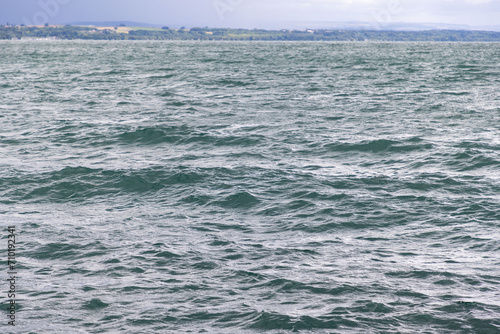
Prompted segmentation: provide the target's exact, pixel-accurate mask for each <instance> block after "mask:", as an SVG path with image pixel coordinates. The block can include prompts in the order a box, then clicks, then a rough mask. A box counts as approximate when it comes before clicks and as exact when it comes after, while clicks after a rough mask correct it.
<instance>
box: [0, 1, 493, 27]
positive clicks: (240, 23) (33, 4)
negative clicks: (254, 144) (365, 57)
mask: <svg viewBox="0 0 500 334" xmlns="http://www.w3.org/2000/svg"><path fill="white" fill-rule="evenodd" d="M47 21H48V22H49V23H51V24H64V23H74V22H82V21H92V22H99V21H135V22H144V23H153V24H158V25H168V26H171V27H176V26H177V27H178V26H182V25H183V26H187V27H194V26H198V27H204V26H210V27H239V28H268V29H269V28H273V29H274V28H298V27H301V26H304V27H305V26H309V27H325V26H328V24H329V23H338V22H349V21H359V22H367V23H370V24H373V25H378V26H383V25H385V24H387V23H389V22H416V23H448V24H466V25H470V26H485V25H500V0H0V23H1V24H4V23H6V22H11V23H15V24H22V23H24V24H30V23H33V24H41V23H45V22H47Z"/></svg>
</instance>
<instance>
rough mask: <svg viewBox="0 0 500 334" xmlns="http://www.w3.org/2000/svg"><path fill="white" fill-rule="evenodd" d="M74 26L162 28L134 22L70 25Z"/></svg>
mask: <svg viewBox="0 0 500 334" xmlns="http://www.w3.org/2000/svg"><path fill="white" fill-rule="evenodd" d="M68 24H69V25H72V26H95V27H118V26H120V25H121V24H124V25H125V26H127V27H142V28H159V27H161V26H159V25H157V24H150V23H141V22H133V21H103V22H90V21H84V22H73V23H68Z"/></svg>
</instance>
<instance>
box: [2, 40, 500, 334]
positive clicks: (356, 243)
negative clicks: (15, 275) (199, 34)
mask: <svg viewBox="0 0 500 334" xmlns="http://www.w3.org/2000/svg"><path fill="white" fill-rule="evenodd" d="M0 64H1V67H0V93H1V94H0V126H1V128H0V158H1V159H0V220H1V221H2V226H7V225H16V227H17V234H18V238H19V240H20V241H21V242H22V244H21V245H20V249H19V251H18V260H19V263H20V264H19V267H18V271H19V275H20V276H21V279H19V280H18V283H17V284H18V289H19V291H18V295H19V297H18V303H19V304H20V307H21V309H20V310H19V311H18V313H17V316H18V326H16V328H8V327H7V326H6V323H7V320H6V316H5V315H4V316H2V319H1V322H2V326H3V328H4V329H2V331H3V332H6V331H7V332H13V333H14V332H15V333H258V332H268V333H289V332H301V333H500V320H499V319H500V292H499V291H500V290H499V285H500V260H499V251H500V241H499V239H500V230H499V223H500V210H499V209H500V208H499V200H500V156H499V154H500V44H465V43H457V44H444V43H440V44H431V43H427V44H426V43H420V44H419V43H392V44H391V43H385V44H374V43H373V44H372V43H356V44H354V43H353V44H350V43H343V44H342V43H340V44H328V43H236V42H235V43H229V42H226V43H202V42H162V43H160V42H158V43H156V42H78V41H77V42H19V41H18V42H1V43H0ZM2 233H3V234H2V240H3V241H2V242H3V243H5V245H6V237H7V232H6V231H5V230H4V232H2ZM2 247H4V246H2ZM2 270H3V271H2V272H4V274H3V275H4V276H5V279H6V278H7V273H6V265H4V268H2ZM2 280H3V281H4V278H2ZM3 284H4V287H3V288H2V291H5V290H6V288H7V283H6V282H5V281H4V283H3ZM1 298H2V301H3V303H2V308H3V309H4V313H5V312H6V311H5V306H6V299H7V298H6V293H2V296H1ZM4 313H2V314H4Z"/></svg>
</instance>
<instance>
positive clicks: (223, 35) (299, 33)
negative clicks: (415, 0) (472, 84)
mask: <svg viewBox="0 0 500 334" xmlns="http://www.w3.org/2000/svg"><path fill="white" fill-rule="evenodd" d="M55 39H58V40H185V41H194V40H200V41H331V42H335V41H338V42H349V41H352V42H356V41H358V42H500V32H495V31H476V30H424V31H395V30H345V29H328V30H326V29H318V30H313V29H307V30H285V29H283V30H263V29H254V30H248V29H221V28H192V29H170V28H168V27H163V28H145V27H126V26H117V27H96V26H72V25H67V26H60V25H57V26H0V40H55Z"/></svg>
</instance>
